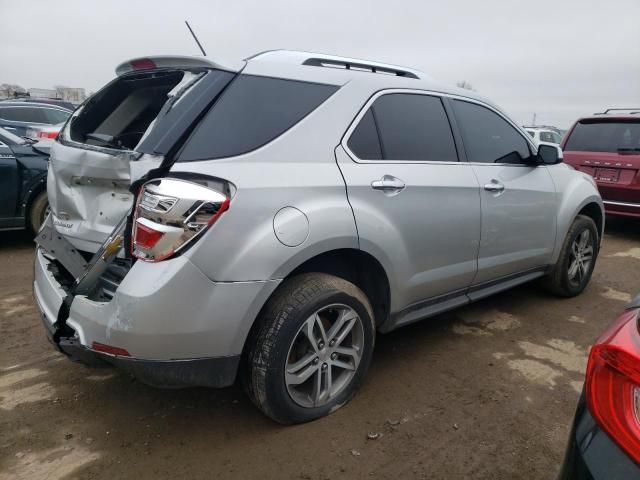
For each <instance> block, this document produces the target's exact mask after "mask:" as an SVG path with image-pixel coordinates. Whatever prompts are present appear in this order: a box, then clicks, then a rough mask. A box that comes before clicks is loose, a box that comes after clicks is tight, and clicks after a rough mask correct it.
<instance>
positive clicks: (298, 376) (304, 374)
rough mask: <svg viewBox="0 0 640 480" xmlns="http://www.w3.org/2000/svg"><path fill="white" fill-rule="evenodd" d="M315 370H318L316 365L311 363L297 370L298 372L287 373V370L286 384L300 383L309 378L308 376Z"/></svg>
mask: <svg viewBox="0 0 640 480" xmlns="http://www.w3.org/2000/svg"><path fill="white" fill-rule="evenodd" d="M316 372H318V365H314V364H313V363H312V364H309V365H307V367H306V368H303V369H302V370H301V371H298V373H289V371H287V375H286V382H287V385H300V384H302V383H304V382H306V381H307V380H309V378H310V377H311V376H312V375H313V374H314V373H316Z"/></svg>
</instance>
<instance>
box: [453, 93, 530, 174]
mask: <svg viewBox="0 0 640 480" xmlns="http://www.w3.org/2000/svg"><path fill="white" fill-rule="evenodd" d="M453 110H454V112H455V115H456V121H457V123H458V126H459V127H460V133H461V135H462V141H463V143H464V149H465V151H466V153H467V159H468V160H469V161H470V162H475V163H524V162H525V161H526V160H527V159H528V158H529V157H530V156H531V152H530V150H529V145H528V143H527V141H526V140H525V139H524V137H523V136H522V135H521V134H520V133H519V132H518V131H517V130H516V129H515V128H514V127H513V126H512V125H511V124H510V123H509V122H507V121H506V120H505V119H504V118H502V117H501V116H500V115H498V114H497V113H495V112H493V111H492V110H489V109H488V108H485V107H483V106H481V105H477V104H475V103H470V102H465V101H463V100H454V101H453Z"/></svg>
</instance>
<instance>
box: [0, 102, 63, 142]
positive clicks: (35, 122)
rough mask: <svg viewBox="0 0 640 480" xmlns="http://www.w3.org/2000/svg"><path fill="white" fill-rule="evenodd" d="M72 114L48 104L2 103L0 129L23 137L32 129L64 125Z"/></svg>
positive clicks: (0, 107)
mask: <svg viewBox="0 0 640 480" xmlns="http://www.w3.org/2000/svg"><path fill="white" fill-rule="evenodd" d="M72 113H73V111H72V110H67V109H66V108H61V107H57V106H54V105H49V104H46V103H34V102H18V101H13V100H12V101H6V102H0V127H2V128H4V129H5V130H8V131H10V132H11V133H14V134H15V135H18V136H20V137H22V136H24V135H26V133H27V129H28V128H30V127H40V126H45V125H55V124H59V123H64V122H66V121H67V118H69V117H70V116H71V114H72Z"/></svg>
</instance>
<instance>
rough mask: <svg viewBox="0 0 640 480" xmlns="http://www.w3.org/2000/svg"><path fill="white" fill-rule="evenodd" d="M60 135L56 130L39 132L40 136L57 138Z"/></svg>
mask: <svg viewBox="0 0 640 480" xmlns="http://www.w3.org/2000/svg"><path fill="white" fill-rule="evenodd" d="M57 136H58V132H55V131H49V132H47V131H44V132H43V131H40V132H38V138H56V137H57Z"/></svg>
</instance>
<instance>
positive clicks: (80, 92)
mask: <svg viewBox="0 0 640 480" xmlns="http://www.w3.org/2000/svg"><path fill="white" fill-rule="evenodd" d="M55 88H56V97H55V98H58V99H60V100H64V101H65V102H71V103H73V104H74V105H80V104H81V103H82V102H84V101H85V99H86V98H87V93H86V92H85V90H84V88H71V87H58V86H57V87H55Z"/></svg>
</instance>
